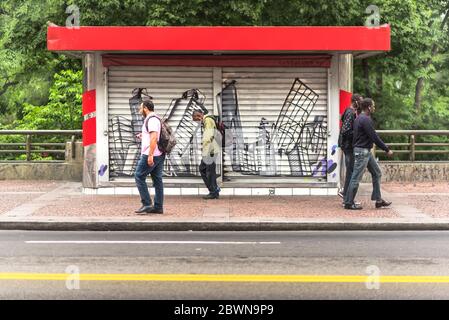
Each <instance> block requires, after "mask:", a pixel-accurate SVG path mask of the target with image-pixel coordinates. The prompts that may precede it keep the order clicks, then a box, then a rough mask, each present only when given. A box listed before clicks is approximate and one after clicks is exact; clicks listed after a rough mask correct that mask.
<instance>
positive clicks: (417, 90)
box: [415, 77, 424, 112]
mask: <svg viewBox="0 0 449 320" xmlns="http://www.w3.org/2000/svg"><path fill="white" fill-rule="evenodd" d="M423 88H424V78H423V77H420V78H418V81H417V82H416V87H415V110H417V111H418V112H420V111H421V93H422V89H423Z"/></svg>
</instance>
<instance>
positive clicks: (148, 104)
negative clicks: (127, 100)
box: [142, 100, 154, 111]
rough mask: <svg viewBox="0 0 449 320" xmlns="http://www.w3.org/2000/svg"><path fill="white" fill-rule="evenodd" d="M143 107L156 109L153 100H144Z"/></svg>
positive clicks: (151, 109)
mask: <svg viewBox="0 0 449 320" xmlns="http://www.w3.org/2000/svg"><path fill="white" fill-rule="evenodd" d="M142 104H143V107H144V108H147V109H148V110H150V111H154V103H153V101H151V100H145V101H142Z"/></svg>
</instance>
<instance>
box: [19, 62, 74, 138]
mask: <svg viewBox="0 0 449 320" xmlns="http://www.w3.org/2000/svg"><path fill="white" fill-rule="evenodd" d="M82 77H83V75H82V71H72V70H64V71H61V72H60V73H57V74H55V75H54V83H53V85H52V86H51V88H50V96H49V101H48V103H47V104H45V105H43V106H34V105H31V104H28V103H27V104H25V106H24V111H23V114H24V116H23V119H21V120H17V121H15V123H14V124H13V126H14V128H15V129H17V130H20V129H31V130H47V129H48V130H50V129H53V130H75V129H80V128H81V123H82V117H81V112H82V111H81V103H82V102H81V98H82V92H83V87H82Z"/></svg>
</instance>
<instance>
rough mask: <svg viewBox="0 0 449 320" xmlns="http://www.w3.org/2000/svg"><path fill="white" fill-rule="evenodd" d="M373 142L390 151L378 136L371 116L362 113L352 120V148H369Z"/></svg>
mask: <svg viewBox="0 0 449 320" xmlns="http://www.w3.org/2000/svg"><path fill="white" fill-rule="evenodd" d="M374 143H375V144H376V146H378V147H379V148H380V149H382V150H384V151H385V152H388V151H390V149H389V148H388V147H387V146H386V145H385V143H384V142H383V141H382V139H381V138H379V136H378V134H377V132H376V130H374V123H373V120H372V119H371V117H370V116H368V115H366V114H364V113H362V114H360V115H359V116H358V117H357V119H355V121H354V141H353V146H354V148H356V147H358V148H365V149H371V148H372V147H373V144H374Z"/></svg>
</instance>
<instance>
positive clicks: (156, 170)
mask: <svg viewBox="0 0 449 320" xmlns="http://www.w3.org/2000/svg"><path fill="white" fill-rule="evenodd" d="M139 113H140V114H141V115H142V116H143V117H144V118H145V120H144V123H143V126H142V133H141V134H139V135H138V137H139V138H140V139H141V141H142V148H141V157H140V160H139V162H138V164H137V168H136V173H135V180H136V185H137V189H138V190H139V194H140V199H141V202H142V207H141V208H140V209H138V210H136V211H135V212H136V213H137V214H140V215H143V214H148V213H156V214H162V213H163V212H164V209H163V203H164V184H163V181H162V172H163V169H164V160H165V153H164V150H160V146H161V144H160V142H161V131H162V126H163V123H162V120H161V118H160V117H159V116H157V115H156V114H155V113H154V104H153V102H152V101H151V100H146V101H144V102H142V104H141V105H140V108H139ZM149 174H150V175H151V179H152V180H153V186H154V189H155V193H156V194H155V196H154V206H152V201H151V198H150V193H149V191H148V186H147V183H146V178H147V176H148V175H149Z"/></svg>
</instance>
